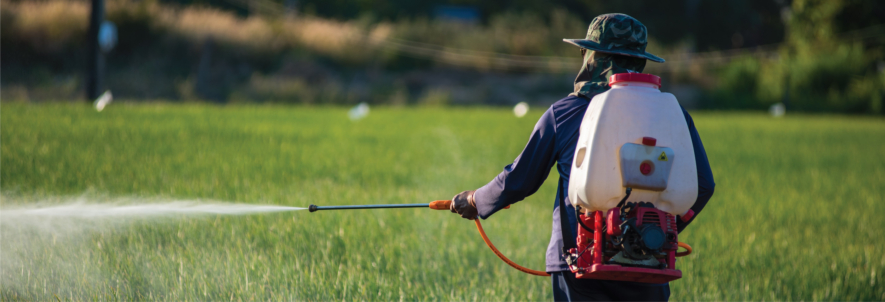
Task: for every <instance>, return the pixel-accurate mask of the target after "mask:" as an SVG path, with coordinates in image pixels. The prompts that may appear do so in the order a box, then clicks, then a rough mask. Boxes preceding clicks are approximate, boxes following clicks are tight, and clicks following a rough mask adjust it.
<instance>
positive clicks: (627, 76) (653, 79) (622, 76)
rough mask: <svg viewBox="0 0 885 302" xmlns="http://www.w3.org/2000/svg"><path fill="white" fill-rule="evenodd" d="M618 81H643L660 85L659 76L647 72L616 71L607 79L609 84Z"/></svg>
mask: <svg viewBox="0 0 885 302" xmlns="http://www.w3.org/2000/svg"><path fill="white" fill-rule="evenodd" d="M620 82H643V83H649V84H652V85H657V86H658V87H661V77H659V76H656V75H653V74H647V73H616V74H613V75H612V76H611V78H609V79H608V84H609V85H614V84H615V83H620Z"/></svg>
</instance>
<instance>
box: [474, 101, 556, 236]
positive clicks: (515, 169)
mask: <svg viewBox="0 0 885 302" xmlns="http://www.w3.org/2000/svg"><path fill="white" fill-rule="evenodd" d="M555 136H556V119H555V117H554V116H553V110H552V109H548V110H547V112H545V113H544V115H542V116H541V119H539V120H538V123H537V124H535V129H534V130H532V135H531V137H529V141H528V143H527V144H526V145H525V148H524V149H523V150H522V153H520V154H519V156H517V157H516V159H515V160H514V161H513V163H512V164H509V165H507V166H506V167H504V171H502V172H501V173H500V174H498V176H497V177H495V179H493V180H492V181H491V182H489V183H488V184H486V185H485V186H483V187H481V188H479V189H477V190H476V192H475V193H474V195H473V200H474V201H475V202H476V209H477V210H478V212H479V217H481V218H482V219H486V218H488V217H489V216H491V215H492V214H494V213H495V212H497V211H498V210H500V209H502V208H504V207H506V206H508V205H511V204H513V203H516V202H518V201H520V200H523V199H525V198H526V197H527V196H529V195H532V194H534V193H535V192H537V191H538V188H540V187H541V185H542V184H543V183H544V180H546V179H547V175H548V174H550V169H551V168H552V167H553V164H554V163H555V161H556V156H555V149H556V144H555V143H556V141H555Z"/></svg>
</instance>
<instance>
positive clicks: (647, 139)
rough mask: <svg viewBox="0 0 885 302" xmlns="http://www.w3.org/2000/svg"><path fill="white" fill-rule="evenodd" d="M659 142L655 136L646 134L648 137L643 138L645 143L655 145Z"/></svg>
mask: <svg viewBox="0 0 885 302" xmlns="http://www.w3.org/2000/svg"><path fill="white" fill-rule="evenodd" d="M657 143H658V140H656V139H655V138H654V137H648V136H646V137H643V138H642V144H643V145H646V146H652V147H654V146H655V145H656V144H657Z"/></svg>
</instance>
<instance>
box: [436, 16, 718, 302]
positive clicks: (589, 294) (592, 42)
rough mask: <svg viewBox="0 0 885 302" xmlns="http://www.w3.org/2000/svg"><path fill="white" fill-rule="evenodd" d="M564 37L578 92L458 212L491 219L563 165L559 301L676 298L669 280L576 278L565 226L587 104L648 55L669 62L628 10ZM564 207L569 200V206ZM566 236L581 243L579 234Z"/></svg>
mask: <svg viewBox="0 0 885 302" xmlns="http://www.w3.org/2000/svg"><path fill="white" fill-rule="evenodd" d="M564 41H565V42H568V43H571V44H574V45H577V46H578V47H580V48H581V53H582V55H583V57H584V61H583V66H582V67H581V70H580V72H579V73H578V76H577V78H576V79H575V87H574V92H572V93H571V94H569V95H568V97H566V98H564V99H561V100H559V101H557V102H556V103H554V104H553V105H551V106H550V108H549V109H547V111H546V112H545V113H544V114H543V115H542V116H541V118H540V119H539V120H538V123H537V124H536V125H535V128H534V130H533V131H532V133H531V136H530V137H529V141H528V143H527V144H526V146H525V148H524V149H523V151H522V153H521V154H520V155H519V156H517V157H516V159H515V160H514V161H513V163H512V164H509V165H507V166H506V167H504V171H503V172H501V173H500V174H498V176H497V177H495V179H493V180H492V181H491V182H489V183H488V184H486V185H485V186H483V187H481V188H479V189H476V190H473V191H464V192H461V193H460V194H458V195H456V196H455V197H454V198H453V202H452V206H451V211H452V212H454V213H457V214H460V215H461V217H464V218H466V219H476V218H477V217H480V218H482V219H487V218H488V217H489V216H491V215H493V214H494V213H495V212H497V211H498V210H500V209H503V208H504V207H506V206H508V205H510V204H513V203H516V202H518V201H521V200H523V199H524V198H526V197H527V196H529V195H532V194H534V193H535V192H536V191H537V190H538V188H540V187H541V184H543V183H544V180H545V179H546V178H547V175H548V174H549V173H550V169H551V168H552V167H553V165H554V164H556V167H557V171H558V172H559V184H558V187H557V194H556V197H555V199H554V200H555V202H554V203H553V232H552V234H551V236H550V244H549V246H548V248H547V255H546V271H547V272H548V273H550V275H551V277H552V282H553V298H554V300H556V301H585V300H608V301H614V300H629V301H641V300H668V299H669V297H670V286H669V283H665V284H647V283H634V282H623V281H610V280H592V279H576V278H575V275H574V274H573V273H571V272H570V271H569V270H568V266H567V265H566V262H565V259H564V258H563V255H562V254H563V253H562V247H563V238H564V236H563V228H564V226H565V225H568V226H569V228H570V231H571V232H570V233H568V234H577V221H576V216H575V209H574V207H572V205H571V202H569V200H568V186H569V174H570V172H571V167H572V159H573V158H574V152H575V148H576V146H577V140H578V136H579V128H580V126H581V122H582V120H583V118H584V113H585V112H586V111H587V106H588V105H589V104H590V101H591V100H592V99H593V97H594V96H595V95H597V94H599V93H602V92H605V91H607V90H608V89H609V88H610V87H609V85H608V79H609V77H610V76H611V75H613V74H616V73H625V72H642V70H643V69H644V68H645V64H646V60H651V61H654V62H658V63H663V62H664V59H661V58H659V57H657V56H655V55H653V54H650V53H648V52H646V51H645V48H646V45H647V29H646V27H645V25H643V24H642V23H640V22H639V21H638V20H636V19H634V18H633V17H630V16H628V15H625V14H605V15H600V16H598V17H596V18H594V19H593V21H592V22H591V23H590V28H589V29H588V31H587V37H586V39H575V40H569V39H564ZM682 113H683V114H684V115H685V121H686V123H687V124H688V129H689V133H690V135H691V141H692V144H693V147H694V153H695V161H696V163H697V172H698V197H697V200H696V201H695V203H694V205H693V206H692V207H691V209H692V210H694V212H695V213H696V214H700V213H701V210H703V208H704V206H705V205H706V204H707V201H709V200H710V197H711V196H712V195H713V188H714V186H715V184H714V183H713V173H712V171H711V170H710V164H709V162H708V161H707V154H706V152H705V151H704V146H703V144H702V143H701V138H700V136H699V135H698V132H697V130H696V129H695V125H694V121H693V120H692V118H691V116H690V115H689V114H688V112H686V111H685V109H684V108H683V109H682ZM560 201H564V202H562V203H561V202H560ZM560 205H565V206H564V208H565V209H563V208H562V207H560ZM561 211H566V212H565V213H562V212H561ZM562 217H567V218H566V219H567V220H568V223H567V224H562V223H561V222H562V221H564V220H562V219H561V218H562ZM696 217H697V215H695V216H694V218H692V219H691V220H689V221H688V222H682V221H681V220H679V221H677V229H678V231H680V232H681V231H682V230H683V229H685V227H686V226H687V225H688V224H689V223H691V221H693V220H694V219H695V218H696ZM566 240H571V241H570V242H574V240H575V239H574V238H566Z"/></svg>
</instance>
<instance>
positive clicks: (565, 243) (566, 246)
mask: <svg viewBox="0 0 885 302" xmlns="http://www.w3.org/2000/svg"><path fill="white" fill-rule="evenodd" d="M557 191H559V192H558V193H559V196H558V197H559V228H560V230H561V231H562V251H561V252H562V253H563V254H565V253H566V252H567V251H568V250H570V249H573V248H577V247H578V244H577V242H576V241H577V239H576V238H575V236H572V226H571V224H570V223H569V219H568V217H569V215H568V208H566V202H565V197H564V196H563V194H562V178H559V189H557Z"/></svg>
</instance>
